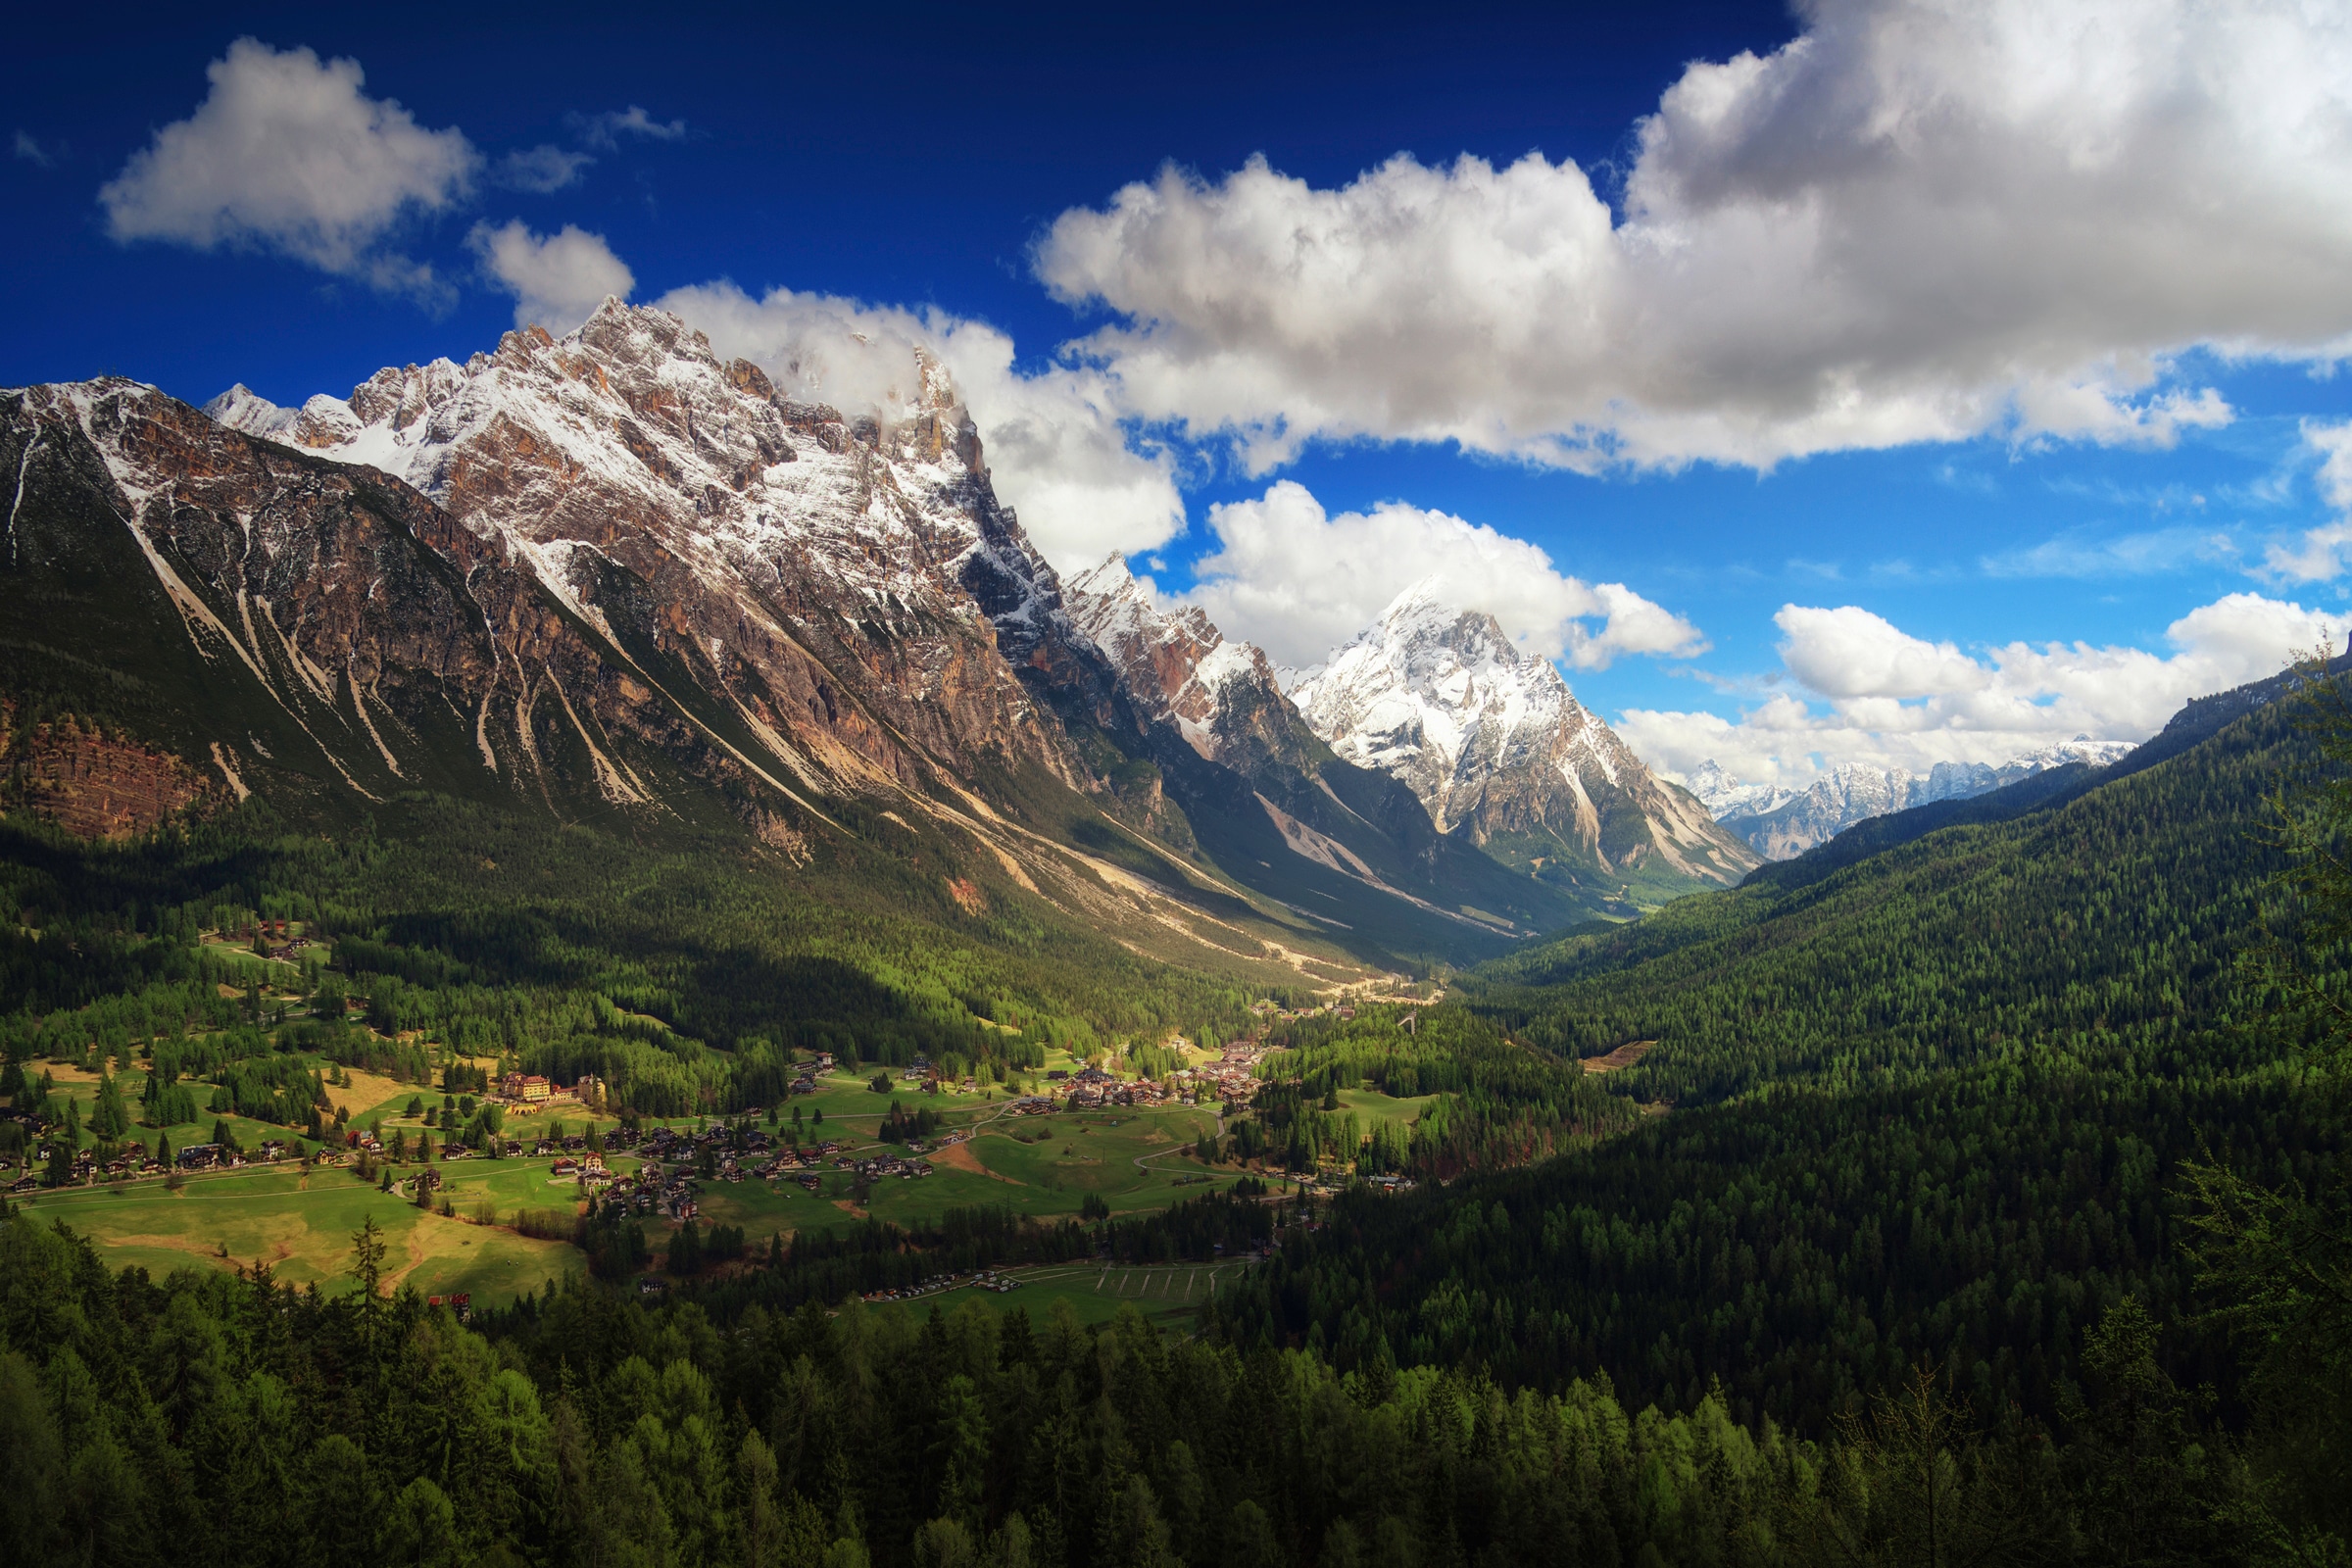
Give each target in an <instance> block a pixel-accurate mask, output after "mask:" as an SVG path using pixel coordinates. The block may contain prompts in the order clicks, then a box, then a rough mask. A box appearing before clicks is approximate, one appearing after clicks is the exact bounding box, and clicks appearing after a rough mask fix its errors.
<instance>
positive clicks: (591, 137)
mask: <svg viewBox="0 0 2352 1568" xmlns="http://www.w3.org/2000/svg"><path fill="white" fill-rule="evenodd" d="M569 118H570V122H571V125H572V128H573V129H574V130H576V131H578V132H579V135H580V140H582V141H584V142H586V143H587V144H588V145H589V146H591V147H601V148H603V149H605V150H606V151H607V152H611V151H612V150H613V148H615V147H618V146H619V145H620V138H621V137H623V136H644V137H646V138H648V139H649V140H652V141H681V140H683V139H685V135H686V122H684V121H683V120H672V121H667V122H663V121H659V120H656V119H655V118H654V117H653V116H651V115H649V114H647V113H646V112H645V111H644V110H643V109H640V108H639V107H638V106H637V105H635V104H631V105H629V107H628V108H626V109H618V110H614V109H608V110H606V111H605V112H604V113H603V114H601V115H572V116H570V117H569Z"/></svg>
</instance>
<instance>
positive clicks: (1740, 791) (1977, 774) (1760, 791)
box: [1689, 735, 2132, 860]
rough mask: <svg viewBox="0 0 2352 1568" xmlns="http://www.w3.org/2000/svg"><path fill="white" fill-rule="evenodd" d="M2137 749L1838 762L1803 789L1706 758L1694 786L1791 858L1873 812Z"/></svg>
mask: <svg viewBox="0 0 2352 1568" xmlns="http://www.w3.org/2000/svg"><path fill="white" fill-rule="evenodd" d="M2131 749H2132V748H2131V742H2129V741H2094V740H2092V739H2091V738H2090V737H2089V736H2087V735H2078V736H2077V737H2075V738H2074V739H2073V740H2071V741H2061V742H2059V743H2057V744H2056V745H2053V746H2045V747H2042V748H2040V749H2039V750H2037V751H2033V752H2028V753H2025V754H2023V755H2021V756H2018V757H2014V758H2011V759H2009V760H2007V761H2004V762H2000V763H1985V762H1938V763H1936V765H1935V767H1934V768H1932V769H1930V770H1929V771H1928V772H1925V773H1909V772H1905V771H1903V770H1901V769H1899V768H1881V767H1869V766H1865V765H1862V764H1859V763H1850V762H1849V763H1841V764H1839V765H1838V766H1836V767H1833V768H1831V769H1830V770H1829V771H1828V772H1827V773H1825V774H1823V775H1822V776H1821V777H1820V778H1818V779H1816V780H1815V781H1814V782H1813V783H1812V784H1811V785H1810V786H1808V787H1807V788H1806V789H1804V790H1802V791H1794V790H1787V789H1782V788H1779V787H1777V786H1774V785H1766V784H1749V783H1743V782H1741V781H1740V780H1739V779H1736V778H1733V777H1732V776H1731V775H1730V774H1728V773H1726V772H1724V770H1723V769H1722V768H1721V767H1719V766H1717V765H1716V763H1715V762H1714V761H1713V760H1707V761H1705V762H1702V763H1700V764H1699V766H1698V767H1696V768H1694V769H1693V770H1692V771H1691V776H1690V779H1689V785H1690V790H1691V794H1692V795H1693V796H1695V797H1696V798H1697V799H1698V800H1699V801H1700V802H1702V803H1703V804H1704V805H1705V806H1706V808H1707V809H1708V810H1709V811H1710V812H1712V813H1713V814H1714V816H1715V819H1716V821H1717V823H1718V824H1719V825H1720V826H1721V827H1722V828H1723V829H1724V830H1725V831H1727V832H1729V833H1732V834H1735V835H1737V836H1738V837H1739V838H1740V840H1741V841H1742V842H1743V843H1745V844H1746V845H1748V846H1749V847H1750V848H1752V849H1753V850H1754V851H1755V852H1756V853H1757V854H1759V855H1761V856H1762V857H1763V858H1765V859H1768V860H1786V859H1789V858H1793V857H1796V856H1799V855H1802V854H1804V853H1805V852H1806V851H1807V850H1810V849H1812V848H1814V847H1815V846H1816V845H1820V844H1826V843H1828V842H1829V841H1830V840H1832V839H1834V838H1836V837H1837V836H1838V834H1840V833H1842V832H1844V831H1845V830H1846V829H1847V828H1849V827H1852V826H1853V825H1854V824H1855V823H1857V822H1862V821H1867V820H1869V819H1870V818H1872V817H1876V816H1886V815H1887V814H1889V813H1891V812H1895V811H1904V810H1909V809H1912V808H1913V807H1919V806H1927V805H1931V804H1933V803H1935V802H1938V801H1965V800H1970V799H1973V798H1974V797H1976V796H1979V795H1986V794H1990V793H1991V792H1992V791H1994V790H1997V789H2001V788H2004V787H2006V786H2008V785H2011V784H2015V783H2017V782H2018V781H2019V780H2021V779H2027V778H2032V777H2033V776H2034V775H2035V774H2037V773H2044V772H2047V771H2049V770H2050V769H2052V768H2061V767H2068V766H2072V765H2075V764H2078V763H2080V764H2082V765H2084V766H2088V767H2093V768H2098V767H2105V766H2106V765H2107V764H2108V763H2110V762H2113V761H2115V760H2117V759H2119V758H2121V757H2123V756H2124V755H2126V754H2127V753H2129V752H2130V751H2131Z"/></svg>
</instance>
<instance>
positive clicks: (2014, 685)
mask: <svg viewBox="0 0 2352 1568" xmlns="http://www.w3.org/2000/svg"><path fill="white" fill-rule="evenodd" d="M1773 618H1774V621H1775V623H1776V624H1777V625H1779V627H1780V628H1781V631H1782V634H1783V640H1782V643H1781V658H1782V662H1783V663H1784V664H1785V666H1786V667H1787V670H1788V673H1789V675H1790V676H1792V677H1794V679H1795V680H1796V681H1797V682H1799V683H1801V685H1802V686H1803V687H1804V688H1805V689H1806V691H1807V692H1809V693H1811V694H1813V695H1815V696H1817V697H1818V698H1820V699H1821V700H1822V701H1821V702H1820V703H1819V704H1818V705H1816V704H1814V703H1809V702H1807V701H1805V700H1804V696H1803V694H1801V693H1797V692H1782V693H1779V694H1776V695H1775V696H1773V697H1772V698H1770V699H1769V700H1767V701H1766V702H1764V703H1762V704H1761V705H1759V706H1758V707H1756V708H1753V709H1750V710H1748V711H1745V712H1742V713H1741V714H1740V717H1739V718H1738V719H1737V720H1734V719H1727V718H1724V717H1722V716H1720V715H1718V714H1714V713H1705V712H1676V711H1650V710H1635V711H1629V712H1627V713H1625V714H1624V715H1622V717H1621V718H1620V720H1619V723H1618V726H1617V727H1618V729H1619V731H1620V732H1621V733H1622V734H1623V735H1624V736H1625V738H1626V741H1627V743H1628V744H1629V745H1631V746H1632V747H1633V748H1634V750H1635V751H1636V752H1637V753H1639V754H1640V755H1641V756H1642V760H1645V761H1647V762H1649V763H1650V764H1651V765H1653V766H1658V767H1663V768H1665V769H1667V770H1669V771H1671V772H1673V773H1676V774H1678V775H1680V774H1687V773H1689V772H1690V770H1691V769H1692V768H1694V767H1696V766H1697V765H1698V764H1699V763H1700V762H1702V761H1705V760H1708V759H1710V758H1712V759H1713V760H1716V761H1717V762H1719V763H1721V764H1722V766H1723V767H1724V768H1725V769H1726V770H1727V771H1729V772H1731V773H1733V774H1734V775H1736V776H1738V777H1740V778H1743V779H1746V780H1749V781H1751V782H1756V783H1778V784H1783V785H1789V786H1794V787H1800V788H1801V787H1802V786H1803V785H1804V784H1805V783H1806V782H1807V781H1808V780H1809V779H1811V778H1812V777H1813V776H1814V774H1815V773H1816V772H1817V771H1818V770H1819V768H1821V767H1823V766H1830V765H1835V764H1837V763H1839V762H1860V763H1867V764H1871V765H1874V766H1881V767H1899V768H1903V769H1905V770H1907V771H1910V772H1914V773H1923V772H1925V771H1927V770H1928V769H1929V768H1930V767H1932V766H1934V765H1935V764H1936V763H1937V762H1944V761H1977V762H1999V761H2003V760H2007V759H2009V758H2012V757H2016V756H2018V755H2019V754H2021V753H2024V752H2029V751H2033V750H2035V749H2036V748H2039V747H2043V746H2047V745H2050V744H2052V743H2054V742H2057V741H2064V740H2072V739H2073V738H2074V737H2076V736H2078V735H2088V736H2090V737H2091V738H2092V739H2094V740H2124V741H2138V740H2144V739H2146V738H2147V737H2148V736H2150V735H2152V734H2154V733H2155V732H2156V731H2157V730H2159V729H2161V728H2163V727H2164V725H2165V723H2166V721H2167V720H2169V719H2170V718H2171V717H2172V715H2173V714H2174V713H2175V712H2176V711H2179V709H2180V705H2181V704H2183V703H2185V702H2187V701H2188V700H2189V699H2190V698H2192V697H2202V696H2206V695H2208V694H2210V693H2213V692H2218V691H2226V690H2228V689H2229V687H2232V686H2237V685H2242V684H2243V683H2245V682H2246V681H2250V680H2259V679H2262V678H2263V677H2265V676H2268V675H2275V674H2277V673H2278V671H2279V670H2280V669H2282V668H2284V667H2285V666H2286V665H2287V664H2288V663H2289V662H2291V661H2293V660H2294V659H2295V658H2297V657H2298V656H2300V655H2304V654H2308V653H2311V652H2313V651H2314V650H2316V649H2318V648H2319V647H2321V646H2322V645H2323V644H2326V643H2330V642H2332V641H2336V640H2340V632H2339V627H2340V621H2339V620H2338V619H2336V618H2335V617H2330V616H2328V615H2325V614H2322V613H2319V612H2316V611H2311V610H2306V609H2305V608H2304V607H2303V606H2301V605H2299V604H2293V603H2289V602H2285V601H2281V600H2277V599H2269V598H2265V597H2263V596H2261V595H2259V594H2250V593H2237V594H2230V595H2228V596H2227V597H2225V598H2222V599H2218V600H2216V601H2214V602H2213V603H2212V604H2209V605H2202V606H2199V607H2198V608H2197V609H2195V610H2192V611H2190V612H2189V613H2187V614H2185V615H2182V616H2181V617H2180V619H2178V620H2176V621H2174V622H2173V623H2172V625H2170V626H2169V627H2167V628H2166V629H2165V640H2166V642H2167V643H2169V644H2170V645H2171V647H2172V649H2173V650H2174V651H2173V652H2172V653H2171V654H2170V655H2162V654H2155V653H2150V652H2148V651H2147V650H2145V649H2139V648H2128V647H2112V646H2111V647H2095V646H2093V645H2091V644H2089V643H2084V642H2074V643H2043V644H2038V645H2036V644H2031V643H2023V642H2016V643H2009V644H2007V645H2005V646H2001V647H1993V648H1986V649H1985V650H1983V651H1981V652H1980V653H1977V654H1971V653H1967V652H1964V651H1962V650H1961V649H1959V648H1957V647H1956V646H1954V645H1953V644H1950V643H1931V642H1928V641H1925V640H1924V639H1921V638H1918V637H1913V636H1911V635H1909V634H1907V633H1905V632H1903V631H1902V630H1900V629H1899V628H1897V627H1895V626H1893V625H1891V624H1890V623H1888V622H1887V620H1886V619H1884V618H1883V617H1881V616H1879V615H1876V614H1874V613H1871V612H1869V611H1867V610H1863V609H1861V608H1860V607H1858V606H1854V605H1845V606H1840V607H1838V608H1837V609H1814V608H1807V607H1804V606H1798V605H1787V606H1784V607H1783V608H1782V609H1781V612H1780V613H1779V614H1777V615H1776V616H1774V617H1773Z"/></svg>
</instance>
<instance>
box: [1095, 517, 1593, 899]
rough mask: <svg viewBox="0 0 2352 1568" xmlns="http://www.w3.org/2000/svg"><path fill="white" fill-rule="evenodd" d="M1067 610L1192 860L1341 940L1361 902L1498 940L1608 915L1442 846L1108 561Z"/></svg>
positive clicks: (1428, 825)
mask: <svg viewBox="0 0 2352 1568" xmlns="http://www.w3.org/2000/svg"><path fill="white" fill-rule="evenodd" d="M1067 606H1068V612H1069V614H1070V616H1071V618H1072V620H1073V621H1074V622H1075V624H1076V625H1077V626H1078V627H1079V628H1080V630H1082V631H1083V632H1084V634H1085V635H1086V637H1087V638H1089V639H1091V641H1092V643H1093V645H1094V646H1096V647H1099V648H1100V649H1101V650H1102V651H1103V654H1104V655H1105V656H1106V657H1107V658H1108V659H1109V661H1110V662H1111V664H1112V666H1113V667H1114V668H1115V670H1116V671H1117V674H1118V680H1119V685H1120V689H1121V691H1122V692H1123V693H1124V694H1125V696H1126V698H1127V699H1128V701H1129V703H1130V704H1131V705H1132V707H1133V709H1134V711H1135V712H1136V714H1137V717H1138V720H1139V723H1140V726H1141V731H1140V735H1141V740H1142V742H1143V746H1144V749H1145V755H1147V756H1149V758H1150V759H1151V760H1152V763H1153V765H1155V766H1156V767H1157V768H1158V769H1159V770H1160V772H1161V775H1162V776H1163V777H1164V778H1165V779H1166V781H1167V784H1168V789H1169V792H1170V794H1171V795H1172V796H1174V797H1175V798H1176V799H1177V800H1179V801H1181V802H1182V803H1183V805H1184V809H1185V810H1186V812H1187V813H1188V816H1189V818H1190V820H1191V822H1192V825H1193V826H1194V828H1195V830H1196V831H1197V832H1198V833H1199V834H1200V835H1201V843H1202V845H1203V846H1204V848H1206V849H1208V850H1209V851H1210V852H1211V853H1213V854H1214V855H1215V856H1216V858H1217V859H1218V863H1220V864H1222V865H1226V866H1229V867H1233V868H1234V869H1235V874H1236V875H1237V876H1239V877H1240V878H1241V879H1242V880H1244V881H1247V882H1249V883H1250V885H1251V886H1253V887H1258V888H1262V889H1264V890H1265V891H1266V892H1268V893H1270V894H1272V895H1273V896H1275V897H1277V898H1281V899H1285V900H1287V901H1294V907H1297V908H1299V910H1301V911H1302V912H1304V913H1306V914H1309V915H1311V916H1312V917H1314V918H1315V919H1316V920H1318V921H1320V922H1322V923H1325V924H1328V925H1333V926H1335V927H1337V928H1339V929H1343V930H1348V931H1353V930H1355V929H1357V927H1358V925H1359V923H1360V922H1361V920H1362V919H1363V917H1364V916H1365V915H1366V914H1373V915H1375V916H1376V917H1377V915H1378V912H1379V911H1378V906H1377V905H1373V906H1370V907H1367V906H1366V904H1365V903H1364V901H1363V899H1362V893H1363V891H1364V890H1366V889H1370V890H1373V891H1376V892H1382V893H1386V894H1388V895H1390V896H1392V897H1395V898H1401V899H1404V900H1406V901H1408V902H1410V903H1411V904H1412V905H1413V906H1414V907H1416V908H1419V909H1421V910H1423V911H1424V912H1425V913H1427V914H1431V915H1435V916H1437V917H1440V918H1443V919H1446V920H1448V921H1452V922H1455V923H1458V924H1462V925H1465V926H1475V927H1484V928H1487V929H1490V930H1495V931H1503V932H1510V931H1519V932H1527V933H1532V932H1534V931H1536V930H1540V929H1543V928H1545V927H1549V926H1556V925H1560V924H1564V923H1567V922H1569V921H1572V920H1576V919H1580V918H1588V917H1591V916H1593V915H1595V914H1602V913H1607V912H1611V911H1612V909H1613V907H1614V906H1613V900H1612V896H1611V892H1610V890H1607V889H1595V890H1593V891H1590V892H1583V893H1581V894H1580V891H1579V890H1576V889H1573V888H1568V887H1562V886H1559V885H1556V884H1550V883H1545V882H1544V881H1542V880H1540V879H1536V878H1531V877H1528V876H1526V875H1525V874H1523V873H1519V872H1514V871H1511V870H1509V869H1506V868H1505V867H1504V866H1503V865H1501V864H1499V863H1498V862H1496V861H1495V859H1493V858H1490V857H1488V856H1487V855H1485V854H1483V853H1481V852H1480V851H1479V850H1478V849H1477V848H1476V847H1475V846H1474V845H1472V844H1470V843H1467V842H1464V841H1462V840H1459V839H1456V838H1452V837H1448V836H1446V835H1445V834H1443V833H1441V832H1440V831H1439V830H1438V828H1437V827H1436V825H1435V824H1433V823H1432V822H1431V820H1430V815H1429V812H1428V811H1427V810H1425V809H1423V807H1422V805H1421V803H1420V801H1419V800H1418V799H1416V798H1415V796H1414V794H1413V792H1412V791H1411V790H1410V789H1408V788H1406V787H1405V786H1404V785H1403V784H1400V783H1399V782H1397V780H1396V779H1394V778H1391V777H1390V776H1389V775H1388V774H1386V773H1383V772H1379V771H1376V770H1373V769H1370V768H1366V767H1359V766H1356V765H1355V764H1353V763H1351V762H1349V761H1347V760H1343V759H1341V758H1339V757H1337V756H1335V755H1334V754H1333V752H1332V750H1331V748H1329V747H1328V746H1326V745H1324V744H1323V742H1322V741H1321V740H1319V739H1317V738H1316V736H1315V733H1314V731H1313V730H1311V729H1310V728H1308V727H1307V724H1306V721H1305V719H1304V718H1303V717H1302V716H1301V715H1300V713H1299V710H1298V709H1297V707H1295V706H1294V705H1293V704H1292V702H1291V700H1290V699H1289V698H1287V697H1286V696H1284V695H1283V692H1282V688H1281V686H1280V684H1279V682H1278V681H1277V679H1276V676H1275V673H1274V669H1273V666H1272V665H1271V664H1270V663H1268V662H1267V660H1266V656H1265V655H1264V654H1263V653H1262V652H1260V651H1259V650H1258V649H1256V648H1254V647H1252V646H1250V644H1248V643H1232V642H1227V641H1226V640H1225V637H1224V634H1223V633H1222V632H1220V631H1219V630H1218V629H1217V627H1216V626H1215V625H1214V624H1213V623H1212V622H1210V620H1209V619H1208V617H1207V615H1206V614H1205V613H1202V612H1201V610H1200V609H1199V608H1198V607H1195V606H1185V607H1182V608H1179V609H1176V610H1174V611H1164V612H1163V611H1162V610H1161V609H1160V608H1159V607H1157V606H1156V605H1154V604H1153V603H1152V598H1151V596H1150V594H1148V593H1147V592H1146V591H1145V589H1144V588H1143V586H1142V585H1141V584H1140V583H1138V582H1137V581H1136V580H1135V578H1134V576H1133V575H1132V574H1130V573H1129V572H1128V570H1127V567H1126V565H1125V564H1124V562H1122V561H1121V560H1120V559H1119V558H1117V557H1115V556H1114V557H1112V558H1111V559H1110V560H1107V561H1105V562H1103V564H1100V565H1098V566H1095V567H1093V568H1092V569H1090V570H1088V571H1086V572H1083V573H1081V574H1079V575H1078V576H1076V577H1074V578H1072V579H1071V580H1070V583H1069V584H1068V588H1067ZM1253 867H1254V868H1255V871H1256V873H1262V874H1253V871H1252V868H1253ZM1350 883H1352V884H1354V886H1353V887H1350V886H1349V884H1350Z"/></svg>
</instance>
